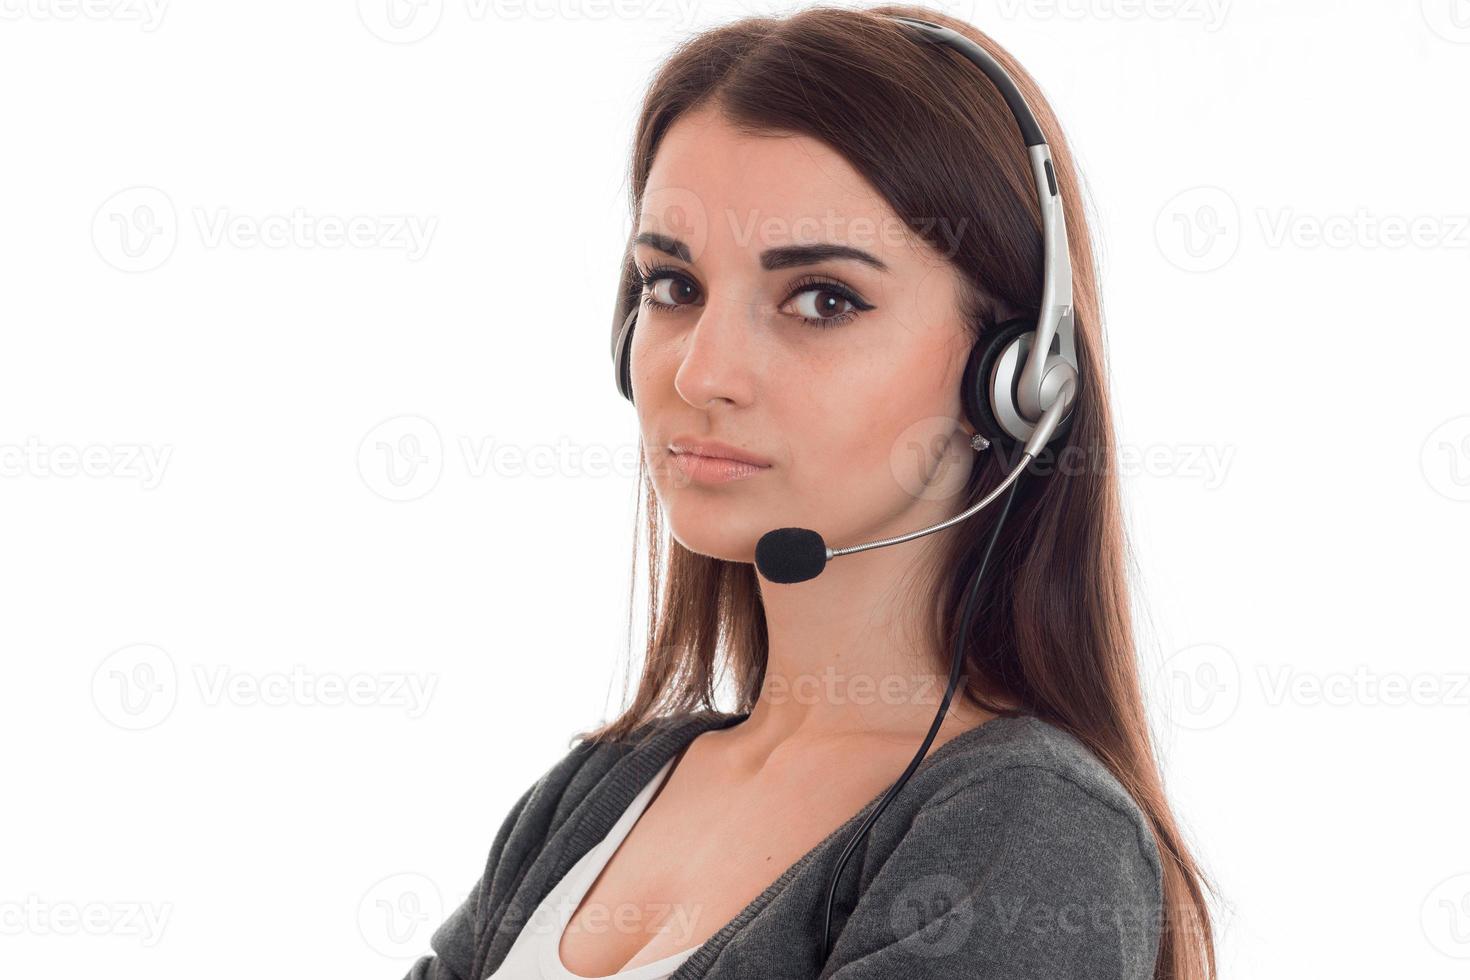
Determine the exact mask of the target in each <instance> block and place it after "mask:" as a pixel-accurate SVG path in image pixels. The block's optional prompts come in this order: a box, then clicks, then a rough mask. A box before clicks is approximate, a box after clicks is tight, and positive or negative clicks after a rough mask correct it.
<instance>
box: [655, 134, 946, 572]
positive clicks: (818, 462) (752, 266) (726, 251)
mask: <svg viewBox="0 0 1470 980" xmlns="http://www.w3.org/2000/svg"><path fill="white" fill-rule="evenodd" d="M934 220H936V221H939V222H940V223H941V226H942V225H943V220H942V219H934ZM941 230H943V229H942V227H941ZM960 230H963V229H960ZM954 237H956V236H954V235H950V236H948V237H945V236H944V235H941V240H942V241H952V240H954ZM634 257H635V259H636V261H637V264H638V267H639V269H640V270H641V271H642V272H643V273H646V274H649V275H650V276H651V282H650V283H649V284H648V285H647V286H646V287H645V289H644V297H643V299H644V306H643V307H642V310H641V312H640V313H639V317H638V326H637V330H636V332H635V333H634V337H633V347H632V354H631V358H632V381H633V397H634V403H635V405H636V406H637V410H638V417H639V425H640V428H641V430H642V435H643V444H644V452H645V456H646V459H647V462H648V465H649V468H650V471H651V476H652V479H653V483H654V489H655V492H656V494H657V496H658V498H659V502H660V506H661V508H662V510H663V511H664V514H665V516H666V519H667V521H668V524H669V528H670V531H671V533H672V534H673V535H674V536H675V538H677V539H678V541H679V542H680V543H681V544H683V545H684V546H685V547H686V548H689V549H690V550H692V551H695V552H698V553H701V554H707V555H713V556H715V557H719V558H724V559H727V560H731V561H747V562H748V561H753V560H754V554H755V543H756V541H757V540H758V539H759V538H760V536H761V535H762V534H764V533H765V532H767V531H769V530H771V529H773V528H777V527H786V526H798V527H809V528H812V529H814V530H816V531H818V532H820V533H821V534H822V535H823V537H824V538H825V539H826V540H827V542H828V544H829V545H830V546H832V547H843V546H846V545H849V544H854V543H857V542H860V541H867V540H872V539H874V538H878V537H885V536H888V535H890V534H894V533H902V532H905V531H908V530H912V529H914V528H916V527H919V526H922V525H923V524H925V523H929V522H932V521H937V520H942V519H943V518H945V517H948V516H950V515H951V514H953V513H955V512H956V511H957V510H958V509H959V505H960V499H959V491H960V490H961V489H962V488H963V486H964V482H965V479H966V478H967V476H968V475H969V470H970V467H971V466H972V465H973V464H974V459H975V453H974V451H973V450H972V449H971V448H970V446H969V434H968V432H967V431H966V430H967V426H966V425H965V423H964V419H963V412H962V409H961V404H960V395H959V389H960V377H961V373H962V372H963V370H964V364H965V358H966V355H967V354H968V352H969V347H970V343H971V340H970V336H969V334H968V333H967V331H966V330H965V329H964V328H963V325H962V323H961V319H960V314H959V280H958V276H957V273H956V272H955V270H954V268H953V267H952V266H951V265H950V264H949V262H948V261H947V260H946V259H945V257H944V256H943V255H942V254H941V253H940V252H939V251H938V250H936V249H934V248H933V247H932V246H930V245H928V244H927V243H925V242H923V241H922V240H920V239H918V238H917V237H916V236H914V235H913V234H912V233H911V232H909V230H908V229H907V227H906V226H905V224H904V223H903V222H902V221H900V219H899V218H898V216H897V215H896V214H895V213H894V212H893V211H892V210H891V209H890V208H889V207H888V205H887V203H886V202H885V201H884V200H883V199H882V197H881V196H879V195H878V193H877V192H876V191H875V190H873V188H871V187H870V186H869V185H868V184H867V183H866V182H865V181H864V180H863V178H862V177H860V176H859V174H858V173H857V171H855V170H854V169H853V168H852V167H851V166H850V165H849V164H848V163H847V162H846V161H845V160H844V159H843V158H842V157H841V156H839V155H838V154H837V153H836V152H835V151H834V150H832V149H831V148H830V147H828V146H827V145H825V144H824V143H821V142H820V141H818V140H815V139H812V138H809V137H806V136H797V135H783V136H747V135H742V134H741V133H739V132H738V131H737V130H735V129H734V128H732V127H731V126H730V125H729V124H728V123H727V122H726V121H725V120H724V119H723V118H722V117H721V116H720V115H719V114H718V113H717V112H715V111H713V110H704V111H700V112H697V113H686V114H685V115H684V116H682V117H681V118H680V119H679V120H678V121H676V122H675V123H674V125H673V126H672V127H671V128H670V129H669V131H668V133H667V134H665V137H664V139H663V142H662V143H661V145H660V147H659V149H658V151H657V153H656V155H655V158H654V161H653V167H652V170H651V172H650V174H649V180H648V186H647V188H646V190H645V194H644V202H643V212H642V214H640V216H639V222H638V229H637V238H636V239H635V245H634ZM650 299H651V300H652V301H653V302H654V304H656V305H654V306H650V305H649V304H648V301H649V300H650ZM688 440H703V441H717V442H719V443H723V444H725V445H727V446H730V447H734V449H735V450H737V451H738V452H739V453H740V454H742V455H744V456H747V457H751V458H754V459H756V460H760V461H763V462H764V463H766V464H767V465H765V466H763V467H761V468H759V469H756V470H754V471H751V470H749V468H747V469H746V470H745V472H747V473H748V474H749V475H744V476H740V477H739V478H735V479H729V478H728V471H729V470H730V469H731V468H730V467H729V466H723V467H722V466H721V464H719V463H717V462H716V463H713V464H701V465H700V466H699V467H698V468H697V470H698V471H697V472H696V471H695V469H691V468H688V467H686V466H685V465H682V464H681V463H680V462H679V460H678V457H677V455H676V454H675V453H674V452H673V450H671V445H673V444H675V443H680V442H686V441H688ZM690 458H692V457H685V459H686V460H687V459H690ZM722 471H724V476H725V478H724V479H719V478H718V477H719V476H720V475H721V473H722ZM711 475H714V477H716V478H713V479H712V478H711Z"/></svg>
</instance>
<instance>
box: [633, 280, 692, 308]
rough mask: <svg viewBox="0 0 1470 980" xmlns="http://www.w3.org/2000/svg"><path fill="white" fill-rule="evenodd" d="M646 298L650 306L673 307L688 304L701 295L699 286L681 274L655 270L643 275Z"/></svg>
mask: <svg viewBox="0 0 1470 980" xmlns="http://www.w3.org/2000/svg"><path fill="white" fill-rule="evenodd" d="M643 289H644V293H645V300H646V302H647V303H648V305H649V306H654V307H657V308H659V309H665V310H666V309H672V308H674V307H676V306H687V305H689V304H690V303H691V302H693V301H694V300H695V298H697V297H698V296H699V288H698V287H697V286H695V285H694V284H693V283H692V282H690V281H689V280H688V279H686V278H684V277H683V276H681V275H678V274H676V273H671V272H667V271H665V272H660V271H657V270H655V271H654V272H651V273H649V274H648V275H646V276H644V277H643Z"/></svg>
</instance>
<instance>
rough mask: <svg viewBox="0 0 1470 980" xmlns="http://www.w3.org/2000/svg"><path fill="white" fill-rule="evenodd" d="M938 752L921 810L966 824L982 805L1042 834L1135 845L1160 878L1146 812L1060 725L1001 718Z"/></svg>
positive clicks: (1034, 719)
mask: <svg viewBox="0 0 1470 980" xmlns="http://www.w3.org/2000/svg"><path fill="white" fill-rule="evenodd" d="M934 752H935V755H934V756H933V757H932V758H931V765H930V766H929V767H926V768H928V770H929V771H928V773H927V778H926V780H925V785H924V787H923V791H922V793H921V794H920V795H921V796H922V797H923V803H922V805H921V806H920V811H921V812H926V811H927V812H929V813H931V814H933V813H940V812H943V813H947V814H950V815H952V816H953V817H956V818H958V819H965V818H966V816H967V814H966V812H965V809H966V808H968V807H984V808H987V809H989V810H990V811H991V813H992V814H1005V815H1008V817H1010V818H1013V819H1015V820H1021V821H1025V822H1026V824H1027V826H1028V827H1029V828H1030V829H1031V830H1032V831H1033V832H1035V833H1038V834H1042V835H1051V836H1061V835H1071V836H1074V837H1086V838H1090V839H1093V840H1104V839H1105V840H1109V841H1112V842H1114V843H1115V844H1118V845H1122V844H1124V843H1127V844H1132V845H1136V847H1137V850H1138V854H1139V856H1140V857H1141V858H1142V860H1143V861H1144V862H1145V863H1146V864H1147V865H1148V866H1149V867H1150V868H1151V869H1152V870H1153V871H1154V872H1155V873H1157V872H1158V869H1159V854H1158V848H1157V845H1156V843H1155V841H1154V834H1153V830H1152V826H1151V824H1150V822H1149V819H1148V817H1147V815H1146V814H1145V813H1144V811H1143V809H1142V807H1140V806H1139V804H1138V802H1137V801H1136V800H1135V799H1134V798H1133V796H1132V795H1131V794H1130V793H1129V792H1128V791H1127V789H1125V788H1124V786H1123V784H1122V783H1121V782H1120V781H1119V780H1118V778H1117V777H1116V776H1115V775H1114V774H1113V773H1112V771H1111V770H1109V769H1108V767H1107V766H1106V765H1104V764H1103V762H1102V761H1101V760H1100V759H1099V758H1098V756H1097V755H1096V754H1095V753H1094V752H1093V751H1092V750H1091V749H1089V748H1088V747H1087V745H1086V744H1084V743H1083V742H1082V740H1081V739H1079V738H1078V737H1076V736H1075V735H1073V734H1071V733H1070V732H1068V731H1066V730H1065V729H1064V728H1062V727H1060V726H1059V725H1055V724H1053V723H1051V722H1048V721H1045V720H1043V719H1041V718H1038V717H1036V716H1035V715H1020V716H1015V717H1001V718H995V719H992V720H990V721H987V722H985V723H984V724H982V725H979V726H977V727H976V728H974V729H970V730H968V731H965V732H962V733H960V734H959V735H957V736H955V737H954V738H953V739H951V740H950V741H949V742H946V743H944V744H943V745H941V746H940V747H939V749H937V750H934ZM957 801H959V803H961V804H962V805H956V804H957ZM1130 849H1131V848H1130Z"/></svg>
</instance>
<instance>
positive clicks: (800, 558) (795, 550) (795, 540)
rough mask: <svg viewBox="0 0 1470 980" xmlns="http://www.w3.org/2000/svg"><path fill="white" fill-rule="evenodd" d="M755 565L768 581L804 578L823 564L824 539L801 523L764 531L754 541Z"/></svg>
mask: <svg viewBox="0 0 1470 980" xmlns="http://www.w3.org/2000/svg"><path fill="white" fill-rule="evenodd" d="M755 567H756V568H757V569H759V570H760V573H761V574H762V575H764V576H765V577H766V578H768V579H770V580H771V581H772V582H779V583H781V584H782V585H788V584H790V583H792V582H805V581H806V580H807V579H811V578H816V577H817V576H818V575H819V574H821V571H822V569H824V568H826V567H827V542H825V541H823V540H822V536H821V535H820V534H818V533H817V532H816V531H811V530H808V529H807V528H804V527H779V528H777V529H776V530H774V531H767V532H766V533H765V534H762V535H761V539H760V540H759V541H757V542H756V543H755Z"/></svg>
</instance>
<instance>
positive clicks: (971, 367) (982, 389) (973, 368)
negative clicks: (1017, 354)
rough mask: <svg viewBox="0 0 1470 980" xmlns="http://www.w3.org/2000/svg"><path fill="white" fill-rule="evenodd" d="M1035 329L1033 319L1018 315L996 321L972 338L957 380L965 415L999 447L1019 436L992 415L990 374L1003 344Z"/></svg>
mask: <svg viewBox="0 0 1470 980" xmlns="http://www.w3.org/2000/svg"><path fill="white" fill-rule="evenodd" d="M1035 329H1036V323H1035V322H1034V321H1032V320H1027V319H1022V318H1019V317H1018V318H1016V319H1014V320H1006V321H1004V322H1002V323H997V324H996V325H995V326H994V327H992V328H991V329H990V331H989V334H988V336H983V337H981V338H980V339H979V340H977V341H975V345H974V346H973V347H971V348H970V359H969V360H968V361H966V362H965V374H964V380H963V381H962V382H961V393H960V394H961V399H962V401H963V404H964V408H965V415H966V416H967V417H968V418H969V420H970V424H971V425H973V426H974V427H975V431H977V432H979V433H980V434H981V435H983V436H985V437H986V438H987V439H989V440H990V441H991V442H992V443H993V444H995V445H997V446H999V447H1002V448H1011V447H1014V446H1017V445H1019V444H1020V440H1019V439H1017V438H1016V437H1015V436H1013V435H1011V434H1010V433H1009V432H1007V431H1006V430H1005V429H1004V428H1003V427H1002V426H1001V424H1000V420H999V419H998V418H997V417H996V412H995V406H994V403H993V402H992V399H991V395H992V393H991V389H990V384H991V377H992V376H993V375H994V373H995V364H996V362H997V361H999V360H1000V358H1001V355H1002V354H1004V353H1005V351H1006V348H1008V347H1010V345H1011V343H1012V342H1013V341H1015V340H1016V339H1017V338H1019V337H1022V336H1024V335H1026V334H1028V333H1030V332H1031V331H1033V330H1035ZM1013 381H1014V379H1013Z"/></svg>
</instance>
